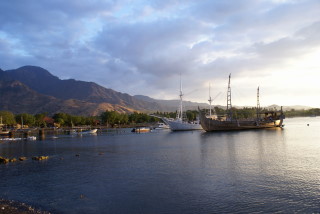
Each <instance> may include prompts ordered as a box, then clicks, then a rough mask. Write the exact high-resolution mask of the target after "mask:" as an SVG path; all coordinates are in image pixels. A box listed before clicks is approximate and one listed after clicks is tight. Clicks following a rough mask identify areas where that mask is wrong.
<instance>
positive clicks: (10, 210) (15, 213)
mask: <svg viewBox="0 0 320 214" xmlns="http://www.w3.org/2000/svg"><path fill="white" fill-rule="evenodd" d="M0 213H1V214H50V212H47V211H41V210H37V209H35V208H33V207H31V206H29V205H27V204H25V203H18V202H15V201H9V200H4V199H0Z"/></svg>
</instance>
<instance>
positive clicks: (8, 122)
mask: <svg viewBox="0 0 320 214" xmlns="http://www.w3.org/2000/svg"><path fill="white" fill-rule="evenodd" d="M265 110H268V109H262V110H261V111H262V112H263V111H265ZM214 112H215V113H216V114H217V115H225V114H226V110H225V109H222V108H219V107H214ZM233 112H234V117H235V119H243V118H254V117H255V115H256V108H255V107H244V108H241V109H240V108H233ZM284 114H285V116H286V117H312V116H320V108H312V109H309V110H295V109H291V110H287V111H284ZM152 115H156V116H158V117H167V118H175V117H176V112H155V113H153V114H146V113H138V112H134V113H130V114H129V113H118V112H116V111H105V112H103V113H101V114H100V115H98V116H79V115H70V114H67V113H56V114H54V115H48V114H47V113H41V114H35V115H32V114H28V113H22V114H14V113H12V112H10V111H0V130H1V129H6V128H11V129H12V128H15V129H20V128H30V127H34V128H50V127H55V128H73V127H95V128H97V127H107V128H119V127H121V128H124V127H127V128H132V127H135V126H137V125H145V124H155V123H157V122H160V121H161V119H159V118H158V117H155V116H152ZM186 116H187V119H188V120H189V121H194V120H196V118H197V116H198V111H196V110H188V111H187V112H186Z"/></svg>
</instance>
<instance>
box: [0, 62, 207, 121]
mask: <svg viewBox="0 0 320 214" xmlns="http://www.w3.org/2000/svg"><path fill="white" fill-rule="evenodd" d="M198 105H199V103H193V102H186V106H187V108H188V109H190V108H195V107H196V106H198ZM203 105H207V104H200V106H203ZM177 106H178V101H177V100H172V101H161V100H156V99H152V98H150V97H147V96H142V95H136V96H131V95H129V94H126V93H120V92H117V91H114V90H112V89H108V88H105V87H102V86H100V85H98V84H96V83H93V82H85V81H79V80H74V79H68V80H61V79H59V78H58V77H56V76H54V75H52V74H51V73H50V72H49V71H47V70H45V69H43V68H41V67H36V66H23V67H21V68H18V69H12V70H6V71H3V70H1V69H0V110H7V111H11V112H13V113H30V114H36V113H42V112H47V113H49V114H54V113H57V112H65V113H69V114H75V115H98V114H100V113H101V112H103V111H106V110H115V111H118V112H122V113H124V112H134V111H139V112H154V111H175V110H176V109H177Z"/></svg>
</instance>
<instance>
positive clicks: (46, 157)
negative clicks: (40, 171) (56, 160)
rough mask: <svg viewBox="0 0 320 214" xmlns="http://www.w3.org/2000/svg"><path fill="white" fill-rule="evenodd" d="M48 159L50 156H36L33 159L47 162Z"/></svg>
mask: <svg viewBox="0 0 320 214" xmlns="http://www.w3.org/2000/svg"><path fill="white" fill-rule="evenodd" d="M48 158H49V156H34V157H32V160H37V161H41V160H47V159H48Z"/></svg>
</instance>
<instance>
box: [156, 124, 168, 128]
mask: <svg viewBox="0 0 320 214" xmlns="http://www.w3.org/2000/svg"><path fill="white" fill-rule="evenodd" d="M155 129H170V126H169V125H167V124H165V123H158V124H157V126H156V127H155Z"/></svg>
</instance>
